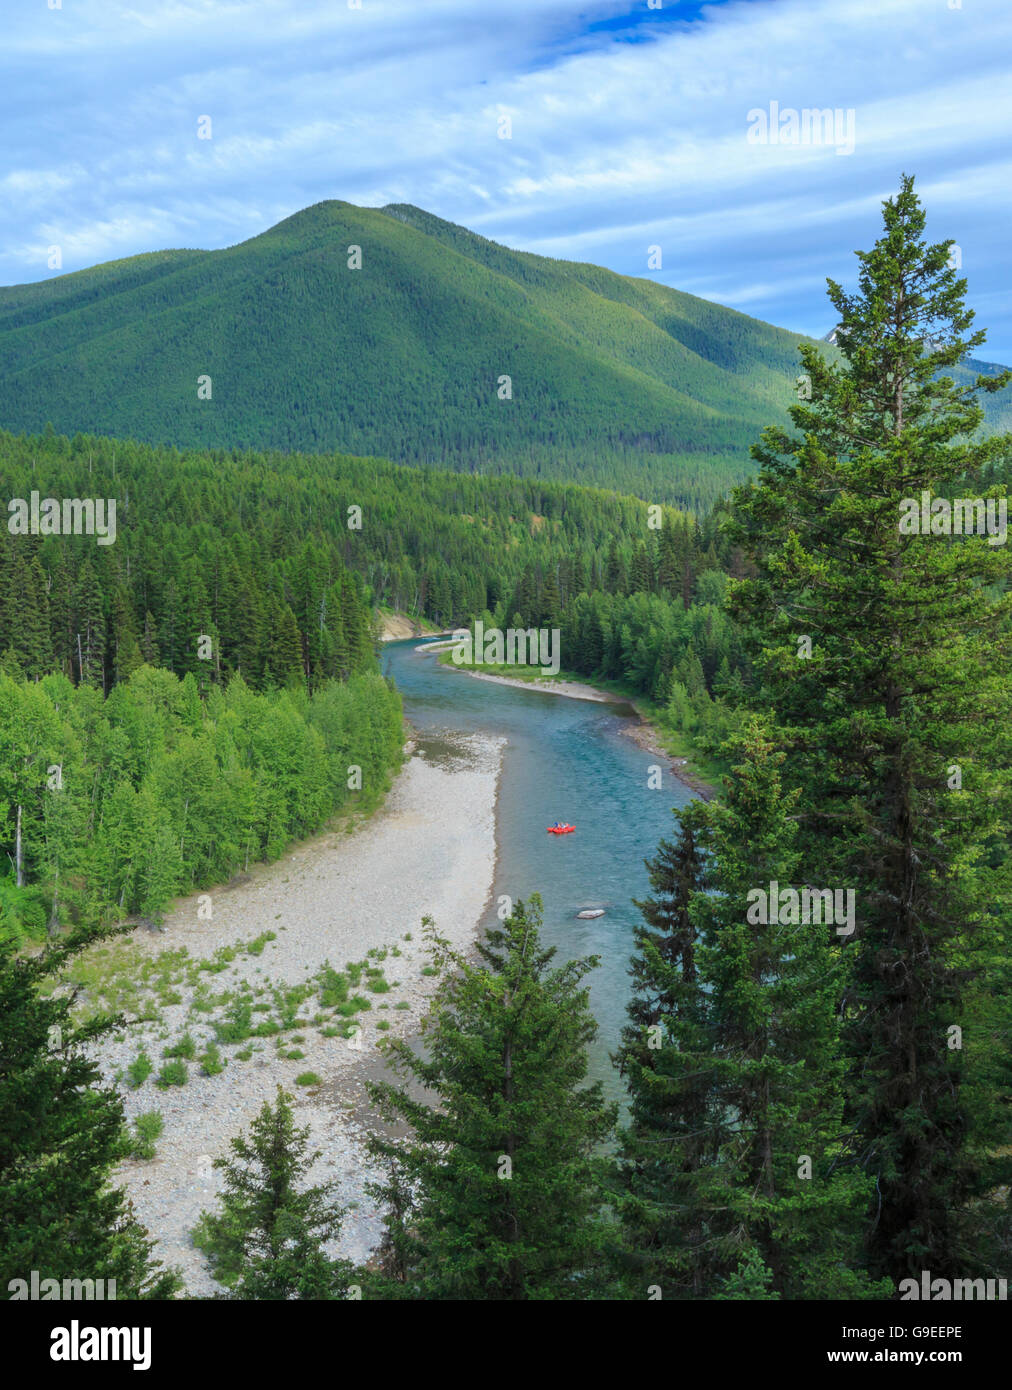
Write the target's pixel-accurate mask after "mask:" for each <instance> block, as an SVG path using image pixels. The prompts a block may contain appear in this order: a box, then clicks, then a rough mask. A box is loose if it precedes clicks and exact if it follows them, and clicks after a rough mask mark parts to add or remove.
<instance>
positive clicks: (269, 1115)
mask: <svg viewBox="0 0 1012 1390" xmlns="http://www.w3.org/2000/svg"><path fill="white" fill-rule="evenodd" d="M306 1084H309V1083H306ZM308 1136H309V1129H308V1126H307V1127H306V1128H305V1129H297V1128H296V1126H295V1123H294V1118H293V1112H292V1097H291V1096H288V1095H286V1093H285V1092H284V1091H283V1090H282V1089H281V1087H280V1086H279V1087H278V1091H277V1098H276V1101H275V1103H274V1105H273V1106H272V1105H270V1103H265V1104H264V1107H263V1109H262V1110H261V1111H260V1113H259V1115H258V1116H257V1117H256V1119H255V1120H254V1121H253V1123H252V1125H251V1126H250V1132H249V1137H247V1136H246V1135H244V1134H243V1135H240V1136H239V1137H238V1138H236V1139H233V1140H231V1141H230V1146H229V1147H230V1149H231V1153H230V1155H229V1156H228V1157H227V1158H218V1159H215V1165H214V1166H215V1167H216V1168H220V1169H221V1170H222V1171H223V1173H224V1190H223V1192H222V1196H221V1199H220V1206H219V1210H218V1211H217V1212H215V1213H209V1212H204V1213H203V1214H202V1216H201V1219H200V1222H199V1224H198V1226H197V1229H196V1230H195V1231H194V1235H193V1238H194V1244H196V1245H197V1246H198V1248H199V1249H201V1250H202V1251H203V1252H204V1254H205V1255H206V1256H207V1259H208V1262H209V1263H210V1266H211V1272H212V1274H213V1275H214V1277H215V1278H216V1279H218V1280H219V1281H220V1282H221V1283H223V1284H224V1285H225V1286H226V1288H227V1289H228V1290H229V1295H228V1296H229V1297H231V1298H234V1299H257V1300H287V1299H292V1298H299V1299H311V1298H341V1297H344V1296H345V1295H346V1294H347V1291H348V1284H349V1281H350V1277H351V1268H350V1266H349V1265H348V1264H347V1263H346V1262H345V1261H341V1260H332V1259H330V1258H329V1257H328V1256H327V1255H326V1254H325V1252H324V1246H325V1244H326V1243H327V1242H328V1241H331V1240H333V1239H334V1238H335V1237H336V1236H337V1234H338V1233H339V1231H340V1226H341V1218H342V1216H343V1215H344V1212H343V1210H342V1209H341V1208H339V1207H337V1206H335V1205H334V1203H333V1191H334V1184H333V1183H327V1184H323V1185H320V1186H313V1187H304V1186H303V1185H302V1181H303V1179H304V1177H305V1174H306V1173H307V1171H308V1169H309V1168H310V1167H311V1166H312V1163H313V1162H314V1160H315V1159H316V1158H317V1157H318V1156H319V1155H318V1154H317V1153H311V1152H310V1151H309V1143H308Z"/></svg>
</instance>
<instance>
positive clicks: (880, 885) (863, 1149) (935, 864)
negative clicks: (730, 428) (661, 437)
mask: <svg viewBox="0 0 1012 1390" xmlns="http://www.w3.org/2000/svg"><path fill="white" fill-rule="evenodd" d="M924 225H925V216H924V211H923V209H922V207H921V205H920V203H919V201H918V199H917V197H916V194H915V192H914V188H913V180H912V179H910V178H907V177H905V178H904V179H903V183H902V187H901V189H900V192H899V193H898V195H897V196H896V197H894V198H891V199H889V200H888V201H887V202H886V203H885V205H884V232H883V235H882V237H881V239H880V240H879V241H878V242H877V243H876V245H875V247H874V248H873V249H872V250H871V251H870V252H860V253H858V255H859V260H860V274H859V284H858V290H857V293H855V294H853V295H851V294H846V293H845V292H844V291H843V290H842V289H841V287H840V286H839V285H837V284H835V283H834V282H832V281H830V282H829V296H830V299H831V301H832V303H833V305H834V308H835V309H836V312H837V314H838V316H839V330H838V346H839V349H840V354H841V355H840V359H839V360H838V361H830V360H828V359H827V358H824V357H823V355H822V354H821V352H820V351H819V350H818V349H816V348H815V347H804V348H802V350H801V356H802V364H803V368H804V372H805V374H806V375H807V376H808V378H809V379H810V386H811V399H810V400H808V401H804V402H802V403H800V404H798V405H796V406H795V407H794V408H793V410H792V412H791V413H792V417H793V420H794V424H795V426H796V428H797V431H798V432H797V434H795V435H791V434H789V433H788V432H786V431H780V430H768V431H767V432H766V433H765V434H764V436H763V440H762V443H761V444H760V445H758V446H757V447H756V448H755V450H754V454H755V457H756V458H757V459H758V461H759V462H760V464H761V473H760V477H759V481H758V483H757V484H756V485H755V486H752V487H746V488H743V489H740V490H739V491H738V493H737V494H736V499H735V500H736V511H735V520H734V522H733V523H732V524H731V526H730V538H731V540H732V541H734V542H736V543H737V544H738V545H740V546H741V548H742V550H743V551H744V552H745V554H746V555H747V557H748V558H749V559H750V560H751V561H752V562H753V563H754V566H755V577H754V578H748V579H745V580H742V581H740V582H739V583H738V584H737V586H736V592H735V593H734V595H733V599H732V604H733V611H735V613H736V614H737V615H738V616H739V617H741V618H743V619H744V620H745V621H746V623H747V624H748V630H749V632H750V633H751V634H752V635H753V637H754V638H755V642H754V644H753V645H754V652H753V655H754V658H755V662H756V667H757V672H758V677H759V679H760V680H761V682H762V689H761V698H762V700H763V702H764V703H765V704H768V705H769V706H770V707H771V708H772V710H773V711H774V714H775V717H776V720H777V722H778V724H779V725H780V727H781V729H782V741H783V746H784V747H785V749H786V750H787V751H788V753H789V761H788V764H787V768H786V776H787V777H788V779H789V781H790V782H791V783H793V784H795V785H801V786H803V787H804V788H805V796H804V799H803V801H802V803H801V805H800V807H799V814H800V818H801V819H800V826H801V840H800V842H799V843H800V845H801V847H802V848H803V851H804V856H805V862H806V863H809V864H818V865H819V872H820V874H821V875H822V876H823V880H824V882H827V883H833V884H838V885H843V884H848V885H853V886H854V887H855V888H856V890H857V898H858V905H859V908H858V910H859V923H858V929H857V932H856V933H855V935H854V937H853V938H851V940H850V941H849V943H848V945H847V948H846V949H847V952H848V954H850V955H851V956H852V959H851V960H850V965H851V971H850V981H851V983H850V988H849V990H848V993H847V996H846V1024H847V1028H846V1037H847V1044H848V1048H849V1053H850V1056H851V1058H852V1069H851V1078H850V1087H849V1100H850V1105H849V1112H850V1116H851V1123H852V1125H853V1127H854V1129H855V1131H856V1134H857V1137H858V1139H857V1144H856V1149H855V1162H856V1163H857V1164H859V1165H860V1168H861V1170H862V1171H864V1172H867V1173H869V1174H871V1175H873V1177H874V1178H875V1180H876V1184H877V1191H876V1195H875V1202H874V1204H873V1206H871V1207H870V1208H869V1212H868V1232H869V1234H868V1254H869V1260H870V1267H871V1269H872V1270H873V1272H875V1273H877V1274H890V1275H892V1277H893V1278H894V1279H896V1280H899V1279H901V1278H903V1277H907V1276H914V1277H918V1276H919V1274H920V1271H922V1270H930V1271H931V1272H932V1274H934V1275H944V1276H946V1277H950V1278H953V1277H960V1276H962V1275H966V1274H968V1273H971V1272H973V1271H977V1272H982V1271H984V1270H986V1269H990V1270H991V1271H992V1272H997V1264H996V1261H997V1258H998V1257H997V1254H996V1251H995V1246H994V1244H993V1243H991V1244H990V1245H989V1243H988V1241H987V1240H986V1239H985V1238H984V1227H985V1226H986V1225H987V1224H988V1222H987V1221H986V1220H985V1219H984V1218H983V1216H982V1213H983V1211H984V1209H985V1207H986V1205H987V1194H989V1193H992V1192H994V1191H995V1190H997V1188H998V1187H999V1185H1000V1184H1001V1183H1007V1182H1008V1181H1009V1179H1010V1177H1012V1171H1010V1168H1012V1163H1010V1158H1009V1155H1010V1154H1012V1148H1010V1147H1009V1140H1010V1137H1012V1136H1010V1133H1009V1119H1008V1114H1007V1106H1006V1107H1005V1110H1006V1114H1005V1118H1004V1119H998V1118H996V1117H997V1115H998V1108H997V1105H998V1098H997V1096H996V1094H995V1091H994V1086H993V1085H991V1084H984V1083H983V1082H982V1078H983V1075H984V1071H983V1069H984V1068H986V1067H987V1066H988V1065H989V1063H988V1061H987V1053H988V1051H989V1049H990V1047H991V1042H990V1039H989V1038H988V1037H987V1036H986V1035H984V1034H982V1032H981V1031H980V1029H979V1028H977V1030H976V1032H975V1031H974V1028H973V1027H972V1026H971V1025H972V1021H973V1020H974V1019H975V1018H976V1017H977V1016H978V1015H979V1014H980V1012H981V1007H982V1006H981V1003H980V993H981V989H982V976H983V971H984V966H985V964H986V962H987V960H988V958H989V956H991V955H993V954H994V953H995V951H996V933H997V932H998V930H999V927H1000V926H1002V924H1004V930H1005V931H1006V933H1007V931H1008V921H1009V919H1008V897H1007V882H1006V883H1005V885H1004V886H1002V884H1001V882H1000V881H999V880H998V879H997V878H995V876H994V875H993V874H991V873H990V871H989V868H988V865H987V862H986V855H987V853H988V848H989V842H990V843H991V844H993V843H994V842H995V840H996V839H997V838H998V837H1000V836H1001V835H1002V834H1003V833H1004V831H1005V826H1004V823H1003V819H1002V816H1003V808H1007V805H1008V778H1007V768H1008V766H1009V757H1008V752H1009V748H1008V732H1009V729H1010V727H1012V721H1010V709H1009V683H1008V676H1007V672H1008V658H1009V646H1010V640H1009V639H1010V628H1012V625H1010V622H1009V614H1010V600H1009V597H1008V595H1007V593H1004V594H1003V591H1002V584H1003V583H1004V582H1007V578H1006V577H1007V575H1008V568H1009V565H1008V550H1007V547H1003V546H1001V545H996V544H992V543H991V540H992V539H993V538H989V537H985V536H983V535H959V534H952V535H949V534H945V533H944V532H945V511H946V506H947V504H946V502H945V501H944V500H939V499H951V498H953V497H954V496H961V497H971V498H972V497H974V496H975V495H976V496H979V495H980V493H979V491H978V489H979V487H980V480H981V478H982V477H983V476H984V475H985V474H986V473H987V472H988V470H989V468H990V467H991V466H992V464H993V462H994V460H996V459H997V458H999V457H1002V456H1005V455H1007V452H1008V444H1009V437H1008V436H1005V437H1002V438H991V439H987V440H980V439H979V438H977V437H976V433H975V432H976V431H977V428H978V426H979V425H980V422H981V418H982V414H981V411H980V409H979V407H978V406H977V404H976V396H975V392H976V391H979V390H984V391H992V390H995V389H997V388H998V387H1000V386H1002V385H1004V384H1005V383H1006V382H1007V380H1008V379H1009V377H1008V374H1005V375H1004V376H995V377H993V378H986V379H980V378H978V379H977V381H976V383H975V385H974V384H971V385H970V386H967V387H960V386H956V385H955V384H954V383H953V380H952V378H951V376H949V375H948V373H949V372H950V371H951V370H952V369H953V368H955V367H956V366H957V364H958V363H960V362H961V361H962V359H963V358H964V357H965V356H966V355H967V354H968V353H970V352H972V351H973V350H974V349H976V348H978V347H979V346H980V344H981V343H982V342H983V338H984V335H983V334H982V333H980V332H972V333H971V332H970V331H969V330H970V326H971V323H972V320H973V314H972V313H971V312H970V311H968V310H967V309H966V308H965V305H964V294H965V289H966V282H965V280H962V279H960V278H958V276H957V274H956V271H955V269H954V268H953V266H952V264H951V247H952V242H951V241H946V242H942V243H936V244H928V243H927V242H926V241H925V239H924V236H923V232H924ZM997 491H998V490H997V489H992V494H995V493H996V492H997ZM992 505H993V506H994V505H995V504H994V502H992ZM922 508H924V509H926V511H927V516H928V523H929V524H928V527H926V528H924V529H922V528H921V526H920V524H919V523H920V518H921V515H922ZM915 517H916V519H917V522H918V525H917V528H916V530H915V529H914V520H913V519H914V518H915ZM925 530H926V531H927V532H928V533H927V534H925ZM803 638H808V639H810V642H811V656H808V655H807V643H806V642H804V641H803V640H802V639H803ZM954 1026H955V1027H956V1028H962V1029H963V1033H964V1040H963V1042H962V1046H961V1047H953V1045H952V1038H953V1036H954V1034H953V1033H952V1031H951V1030H952V1028H953V1027H954ZM1006 1051H1007V1049H1006ZM1002 1152H1003V1153H1004V1155H1005V1157H1004V1158H1001V1157H999V1155H1000V1154H1001V1153H1002Z"/></svg>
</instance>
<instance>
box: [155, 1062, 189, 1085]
mask: <svg viewBox="0 0 1012 1390" xmlns="http://www.w3.org/2000/svg"><path fill="white" fill-rule="evenodd" d="M189 1079H190V1073H189V1071H188V1070H187V1067H186V1063H185V1062H184V1061H183V1059H182V1058H181V1057H178V1058H176V1060H175V1061H172V1062H166V1063H165V1064H164V1066H163V1067H162V1069H161V1071H160V1072H159V1073H158V1075H157V1076H156V1077H155V1085H156V1086H158V1087H159V1088H160V1089H161V1090H163V1091H166V1090H168V1088H169V1087H170V1086H185V1085H186V1083H187V1081H189Z"/></svg>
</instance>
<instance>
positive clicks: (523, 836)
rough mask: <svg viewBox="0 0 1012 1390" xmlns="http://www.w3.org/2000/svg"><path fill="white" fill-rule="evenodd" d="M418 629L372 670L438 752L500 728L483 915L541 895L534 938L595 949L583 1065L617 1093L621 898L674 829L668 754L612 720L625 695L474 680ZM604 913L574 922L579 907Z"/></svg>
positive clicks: (684, 795)
mask: <svg viewBox="0 0 1012 1390" xmlns="http://www.w3.org/2000/svg"><path fill="white" fill-rule="evenodd" d="M419 645H420V643H419V641H418V639H417V638H413V639H409V640H407V641H404V642H390V643H387V645H386V647H385V649H384V653H383V669H384V671H385V672H386V673H387V674H389V675H391V676H393V678H394V680H395V681H396V682H397V686H398V688H399V689H400V691H401V694H402V695H403V697H404V712H405V715H406V716H407V718H408V719H409V720H410V722H411V723H412V724H413V725H414V726H415V728H416V729H417V730H418V731H419V734H420V735H421V736H422V737H423V739H424V746H425V749H426V753H427V755H428V756H431V755H432V754H433V753H436V754H437V756H438V736H439V734H440V732H441V731H446V730H458V729H459V730H464V731H467V732H478V733H492V734H499V735H502V736H503V737H505V738H506V739H507V741H508V742H507V747H506V749H505V754H504V758H503V771H502V780H501V782H500V786H499V804H498V809H497V817H496V826H497V839H498V851H499V852H498V862H497V866H496V878H495V889H494V894H493V902H492V904H491V905H490V907H489V909H488V912H487V914H486V918H485V920H484V922H483V925H485V926H488V925H490V924H492V923H494V921H495V915H496V905H497V904H498V901H499V898H500V896H501V895H508V896H509V897H511V898H512V899H514V900H515V899H517V898H528V897H529V896H530V894H531V893H533V892H538V893H540V894H541V897H542V900H543V902H544V928H543V932H542V939H543V940H544V942H545V943H546V944H547V945H550V946H555V947H557V948H558V951H559V954H560V956H564V957H566V958H570V957H574V956H586V955H597V956H599V957H600V961H601V964H600V967H599V969H597V970H596V971H594V972H593V974H592V975H591V977H590V981H589V983H590V988H591V1006H592V1008H593V1010H594V1014H595V1017H596V1018H597V1021H598V1024H599V1029H600V1031H599V1033H598V1037H597V1039H596V1041H595V1043H594V1044H593V1046H592V1048H591V1075H592V1076H593V1077H594V1078H600V1079H601V1080H602V1081H603V1082H604V1084H605V1089H606V1091H607V1093H608V1094H609V1096H611V1097H612V1098H615V1099H617V1098H618V1097H619V1096H620V1094H621V1090H622V1088H621V1084H620V1082H619V1081H618V1078H617V1076H616V1074H615V1071H614V1068H613V1067H612V1065H611V1062H610V1060H609V1054H610V1053H611V1052H613V1051H614V1049H615V1047H616V1046H617V1044H618V1039H619V1034H620V1032H621V1029H622V1025H623V1023H624V1022H625V1006H626V1002H627V1000H628V998H629V978H628V973H627V972H628V968H629V957H630V955H631V953H632V927H633V924H634V923H635V922H637V921H638V920H639V914H638V912H637V910H636V908H635V907H634V906H633V904H632V901H631V899H633V898H641V897H643V896H645V894H646V892H647V890H648V887H649V884H648V879H647V872H646V869H645V867H644V864H643V860H644V859H645V858H647V857H649V856H652V855H653V853H654V851H655V849H656V847H657V842H658V840H660V839H661V838H662V836H663V837H667V838H670V837H671V836H672V835H673V834H674V833H675V829H676V826H675V821H674V818H673V816H672V814H671V812H672V808H673V807H679V806H684V805H685V804H686V803H687V802H688V801H689V800H690V799H691V796H692V793H691V792H690V791H689V789H688V788H687V787H685V786H684V785H683V784H682V783H681V782H679V781H678V780H677V779H676V778H675V777H674V776H673V775H672V774H671V773H670V772H669V771H668V760H666V759H660V758H658V757H656V756H655V755H654V754H651V753H647V752H645V751H644V750H643V749H641V748H639V747H637V745H636V744H635V743H634V742H633V741H632V740H631V739H630V738H627V737H626V736H625V735H623V734H622V733H621V732H620V730H621V727H622V724H623V723H624V722H625V721H626V720H628V719H630V718H635V715H634V714H633V712H632V711H631V709H630V707H629V706H628V705H625V704H621V703H616V704H614V705H612V704H599V703H595V702H593V701H589V700H573V699H567V698H565V697H563V696H559V695H548V694H544V693H542V692H539V691H536V690H518V689H516V688H515V687H513V686H504V685H495V684H493V683H492V682H490V681H478V680H473V679H472V678H471V677H470V676H468V675H465V674H463V673H462V672H458V671H453V670H448V669H447V668H446V667H445V666H440V665H439V663H438V662H437V660H436V658H435V657H434V656H432V655H422V654H420V653H419V652H418V651H417V648H418V646H419ZM658 765H659V766H661V767H662V768H663V773H662V779H661V786H660V788H658V789H656V790H651V789H650V788H649V787H648V770H649V769H650V768H651V767H654V766H658ZM557 820H559V821H568V822H570V823H571V824H573V825H575V827H576V831H575V833H574V834H572V835H549V834H547V833H546V827H547V826H549V825H552V824H554V822H555V821H557ZM591 907H603V908H605V909H606V912H605V915H604V916H603V917H598V918H596V919H594V920H593V921H579V920H578V919H577V917H576V914H577V913H578V912H580V911H581V910H582V909H584V908H591Z"/></svg>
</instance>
